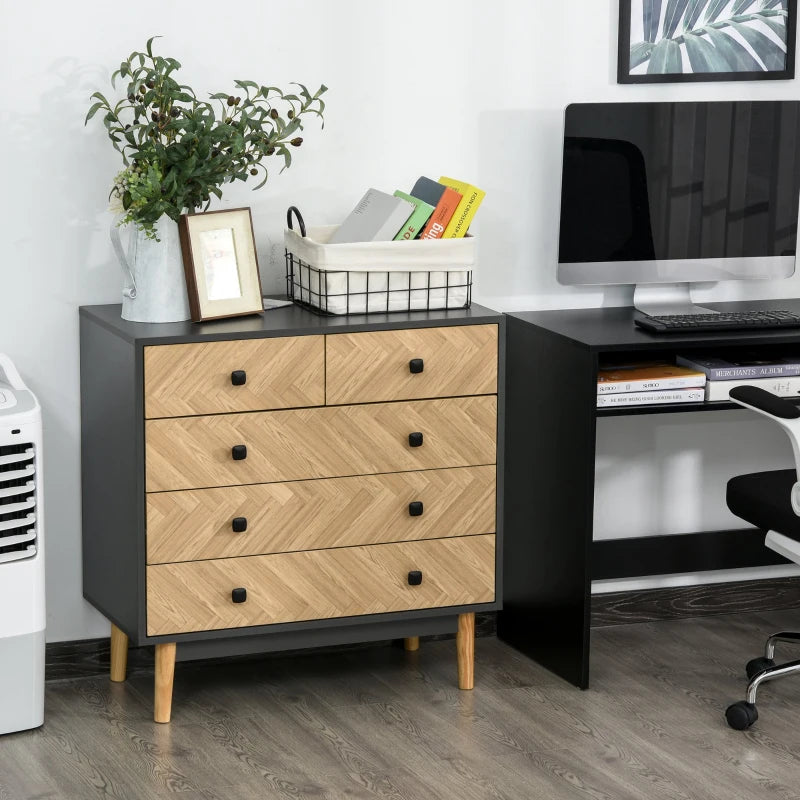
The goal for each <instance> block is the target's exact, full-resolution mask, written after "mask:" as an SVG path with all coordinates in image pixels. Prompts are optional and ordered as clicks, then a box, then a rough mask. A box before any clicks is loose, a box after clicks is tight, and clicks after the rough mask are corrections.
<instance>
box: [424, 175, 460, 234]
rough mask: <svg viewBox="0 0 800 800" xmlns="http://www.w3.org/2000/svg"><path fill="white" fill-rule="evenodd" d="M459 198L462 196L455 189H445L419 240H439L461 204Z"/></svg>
mask: <svg viewBox="0 0 800 800" xmlns="http://www.w3.org/2000/svg"><path fill="white" fill-rule="evenodd" d="M461 197H462V195H461V194H460V193H459V192H457V191H456V190H455V189H451V188H450V187H449V186H448V187H447V188H445V190H444V191H443V192H442V196H441V197H440V198H439V202H438V203H437V204H436V208H435V209H434V210H433V214H431V216H430V218H429V219H428V222H427V224H426V225H425V227H424V228H423V229H422V233H421V234H420V237H419V238H420V239H441V238H442V235H443V234H444V231H445V228H446V227H447V223H448V222H450V220H451V218H452V216H453V214H455V211H456V209H457V208H458V204H459V203H460V202H461Z"/></svg>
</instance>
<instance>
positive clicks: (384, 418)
mask: <svg viewBox="0 0 800 800" xmlns="http://www.w3.org/2000/svg"><path fill="white" fill-rule="evenodd" d="M412 433H413V434H415V435H416V434H422V436H421V437H419V436H414V437H411V434H412ZM496 435H497V398H496V397H494V396H491V395H486V396H481V397H459V398H452V399H448V400H420V401H415V402H404V403H374V404H369V405H363V406H336V407H333V408H303V409H292V410H289V411H266V412H260V413H251V414H219V415H216V416H204V417H183V418H180V419H156V420H147V422H146V423H145V443H146V448H145V465H146V471H147V477H146V489H147V491H148V492H159V491H165V490H174V489H200V488H205V487H214V486H232V485H239V484H246V483H271V482H275V481H291V480H301V479H305V478H332V477H341V476H347V475H366V474H374V473H380V472H407V471H411V470H420V469H439V468H442V467H462V466H464V467H466V466H476V465H481V464H494V463H495V459H496V444H495V443H496ZM412 441H416V442H419V441H421V444H419V445H418V446H412ZM242 446H243V447H244V448H245V449H246V452H245V451H243V450H241V449H238V450H237V451H236V455H237V456H240V459H239V460H236V459H235V458H234V448H241V447H242ZM243 455H244V456H245V457H244V458H241V456H243Z"/></svg>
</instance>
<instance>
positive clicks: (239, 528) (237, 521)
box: [231, 517, 247, 533]
mask: <svg viewBox="0 0 800 800" xmlns="http://www.w3.org/2000/svg"><path fill="white" fill-rule="evenodd" d="M231 527H232V528H233V532H234V533H244V532H245V531H246V530H247V517H234V518H233V522H232V523H231Z"/></svg>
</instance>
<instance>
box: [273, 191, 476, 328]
mask: <svg viewBox="0 0 800 800" xmlns="http://www.w3.org/2000/svg"><path fill="white" fill-rule="evenodd" d="M293 215H294V217H296V219H297V222H298V227H299V229H300V232H299V233H298V232H297V231H295V230H294V229H293V223H292V217H293ZM287 225H288V227H287V229H286V231H285V233H284V245H285V250H286V294H287V296H288V297H289V298H290V299H291V300H293V301H294V302H295V303H297V304H298V305H301V306H303V307H304V308H308V309H309V310H311V311H313V312H315V313H317V314H326V315H328V314H372V313H387V312H399V311H428V310H437V309H457V308H469V306H470V303H471V302H472V267H473V266H474V261H475V240H474V238H473V237H471V236H467V237H464V238H461V239H447V240H442V239H434V240H418V239H417V240H414V241H411V242H408V241H397V242H394V241H393V242H356V243H353V244H327V241H328V239H329V238H330V237H331V235H332V234H333V232H334V231H335V230H336V228H337V227H338V226H336V225H332V226H326V227H321V228H311V229H309V230H308V231H306V227H305V223H304V222H303V218H302V216H301V214H300V212H299V211H298V210H297V209H296V208H295V207H294V206H292V207H291V208H290V209H289V211H288V213H287Z"/></svg>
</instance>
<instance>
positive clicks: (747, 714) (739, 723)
mask: <svg viewBox="0 0 800 800" xmlns="http://www.w3.org/2000/svg"><path fill="white" fill-rule="evenodd" d="M725 719H727V720H728V725H730V726H731V728H733V729H734V730H736V731H745V730H747V729H748V728H749V727H750V726H751V725H752V724H753V723H754V722H755V721H756V720H757V719H758V711H757V710H756V707H755V704H754V703H748V702H747V700H739V702H738V703H734V704H733V705H730V706H728V708H727V710H726V711H725Z"/></svg>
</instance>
